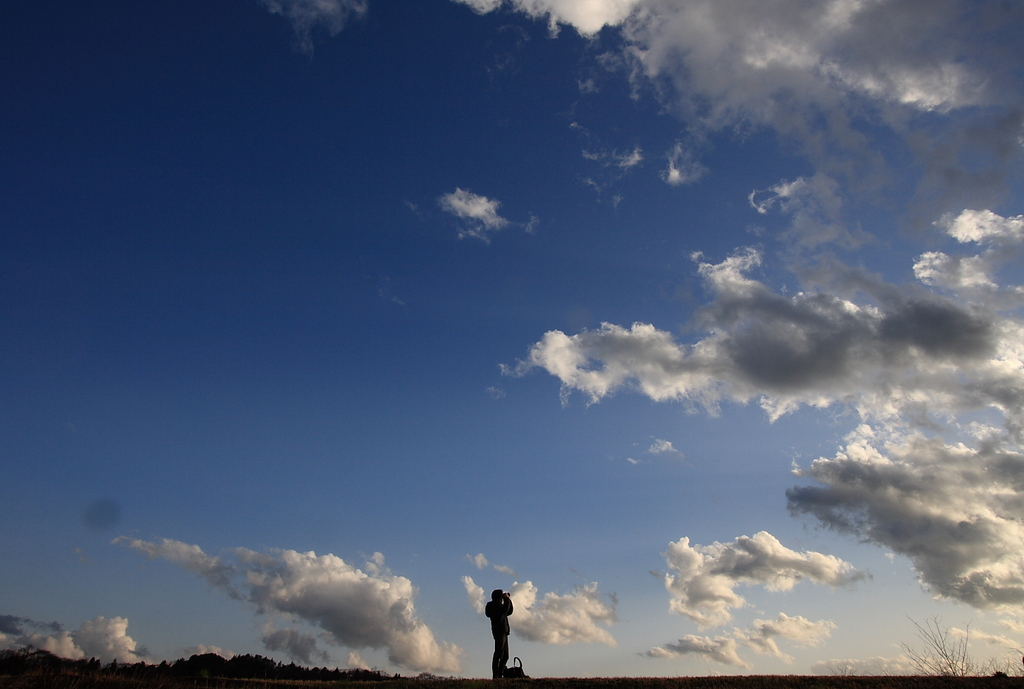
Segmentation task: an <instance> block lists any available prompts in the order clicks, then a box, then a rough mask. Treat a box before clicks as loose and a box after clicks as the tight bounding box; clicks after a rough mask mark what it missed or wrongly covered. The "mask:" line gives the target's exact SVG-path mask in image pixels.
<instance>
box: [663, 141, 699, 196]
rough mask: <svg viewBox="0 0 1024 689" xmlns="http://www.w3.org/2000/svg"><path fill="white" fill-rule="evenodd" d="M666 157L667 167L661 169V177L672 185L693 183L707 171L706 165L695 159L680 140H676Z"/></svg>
mask: <svg viewBox="0 0 1024 689" xmlns="http://www.w3.org/2000/svg"><path fill="white" fill-rule="evenodd" d="M667 158H668V167H667V168H665V169H664V170H662V172H661V178H662V179H663V180H665V183H666V184H669V185H671V186H673V187H678V186H682V185H684V184H693V183H694V182H697V181H698V180H700V179H701V178H702V177H704V175H706V174H707V173H708V169H707V167H705V166H704V165H702V164H701V163H700V162H699V161H698V160H696V158H695V157H694V155H693V153H692V152H691V151H689V150H688V149H686V148H685V147H684V146H683V142H682V141H677V142H676V143H675V145H673V147H672V150H671V151H669V152H668V155H667Z"/></svg>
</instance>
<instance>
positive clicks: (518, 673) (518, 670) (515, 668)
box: [501, 656, 529, 679]
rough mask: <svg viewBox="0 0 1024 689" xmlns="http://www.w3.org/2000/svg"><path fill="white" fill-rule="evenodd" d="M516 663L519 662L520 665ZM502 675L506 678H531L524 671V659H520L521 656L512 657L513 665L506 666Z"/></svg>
mask: <svg viewBox="0 0 1024 689" xmlns="http://www.w3.org/2000/svg"><path fill="white" fill-rule="evenodd" d="M516 663H519V665H516ZM501 676H502V677H504V678H505V679H529V677H527V676H526V673H525V672H523V661H521V660H519V656H516V657H515V658H513V659H512V667H507V668H505V671H504V672H502V673H501Z"/></svg>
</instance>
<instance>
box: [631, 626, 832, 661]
mask: <svg viewBox="0 0 1024 689" xmlns="http://www.w3.org/2000/svg"><path fill="white" fill-rule="evenodd" d="M833 629H835V625H834V624H833V623H832V622H830V621H828V620H819V621H818V622H811V621H810V620H808V619H806V618H804V617H800V616H797V617H790V616H789V615H786V614H785V613H779V615H778V616H777V617H776V618H775V619H774V620H754V624H753V625H752V626H751V627H750V628H748V629H733V631H732V633H730V634H722V635H718V636H714V637H711V636H698V635H695V634H689V635H687V636H685V637H683V638H682V639H680V640H679V641H676V642H674V643H669V644H665V645H664V646H658V647H656V648H652V649H650V650H649V651H647V652H646V653H645V654H644V655H646V656H648V657H650V658H678V657H681V656H685V655H696V656H699V657H701V658H703V659H704V660H708V661H711V662H716V663H721V664H723V665H733V666H736V667H743V668H750V667H752V665H751V664H750V663H749V662H747V661H746V660H744V659H743V658H742V657H741V656H740V655H739V649H740V648H741V647H743V646H745V647H748V648H751V649H753V650H754V651H755V652H756V653H759V654H761V655H772V656H775V657H776V658H779V659H780V660H782V661H784V662H786V663H790V662H792V661H793V658H792V656H789V655H787V654H785V653H783V652H782V651H781V650H779V647H778V645H777V643H776V641H775V640H776V639H786V640H788V641H792V642H794V643H796V644H797V645H800V646H817V645H819V644H820V643H821V642H822V641H824V640H825V639H827V638H828V637H829V636H831V634H832V630H833Z"/></svg>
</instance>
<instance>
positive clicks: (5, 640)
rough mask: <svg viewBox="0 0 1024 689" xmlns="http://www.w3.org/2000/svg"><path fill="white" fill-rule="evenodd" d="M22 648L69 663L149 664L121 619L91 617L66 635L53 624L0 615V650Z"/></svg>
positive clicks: (147, 654)
mask: <svg viewBox="0 0 1024 689" xmlns="http://www.w3.org/2000/svg"><path fill="white" fill-rule="evenodd" d="M47 632H48V633H47ZM25 646H32V647H34V648H38V649H41V650H43V651H49V652H50V653H52V654H54V655H56V656H59V657H61V658H69V659H71V660H81V659H84V658H97V659H98V660H99V661H100V662H102V663H110V662H112V661H115V660H116V661H117V662H119V663H135V662H138V661H140V660H152V658H150V656H149V653H148V651H146V649H145V648H142V647H140V646H138V644H136V642H135V640H134V639H132V637H130V636H128V620H127V619H126V618H124V617H111V618H106V617H102V616H100V617H94V618H93V619H91V620H88V621H85V622H82V624H81V625H79V627H78V630H77V631H66V630H65V629H63V627H62V626H61V625H60V624H58V623H56V622H51V623H41V622H36V621H34V620H30V619H27V618H23V617H15V616H13V615H0V650H3V649H15V648H23V647H25Z"/></svg>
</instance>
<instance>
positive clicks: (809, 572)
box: [660, 531, 865, 629]
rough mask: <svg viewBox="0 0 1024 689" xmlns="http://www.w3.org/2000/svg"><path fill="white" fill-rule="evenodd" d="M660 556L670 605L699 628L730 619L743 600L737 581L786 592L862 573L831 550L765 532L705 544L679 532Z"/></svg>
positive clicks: (843, 582)
mask: <svg viewBox="0 0 1024 689" xmlns="http://www.w3.org/2000/svg"><path fill="white" fill-rule="evenodd" d="M665 561H666V562H667V563H668V568H669V572H668V573H666V574H663V575H660V576H661V577H662V578H663V580H664V582H665V588H666V589H667V590H668V592H669V594H671V596H672V599H671V601H670V603H669V609H670V610H672V612H675V613H678V614H680V615H684V616H686V617H688V618H690V619H691V620H693V621H694V622H696V623H697V625H698V626H699V627H700V628H701V629H704V628H707V627H716V626H719V625H722V624H725V623H727V622H729V621H730V620H731V619H732V612H731V610H732V609H733V608H742V607H744V606H745V605H746V604H747V601H746V600H745V599H744V598H743V597H742V596H740V595H739V594H738V593H736V591H735V589H736V588H737V587H739V586H764V587H765V588H766V589H768V590H769V591H788V590H790V589H792V588H793V587H794V586H795V585H796V584H798V583H799V582H801V581H804V580H807V581H810V582H812V583H815V584H824V585H827V586H833V587H836V586H845V585H847V584H851V583H853V582H855V581H859V580H861V579H863V578H864V576H865V575H864V574H863V573H862V572H860V571H858V570H856V569H855V568H854V567H853V565H851V564H850V563H848V562H845V561H843V560H841V559H839V558H837V557H834V556H832V555H824V554H822V553H816V552H813V551H808V552H803V553H798V552H796V551H794V550H790V549H789V548H786V547H785V546H784V545H782V544H781V543H780V542H779V540H778V539H777V538H775V537H774V536H772V535H771V534H770V533H768V532H766V531H762V532H760V533H756V534H754V535H753V536H740V537H739V538H737V539H736V540H735V541H733V542H732V543H718V542H715V543H712V544H711V545H706V546H701V545H692V546H691V545H690V539H689V538H686V537H683V538H681V539H679V540H678V541H675V542H673V543H669V546H668V552H666V553H665Z"/></svg>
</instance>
